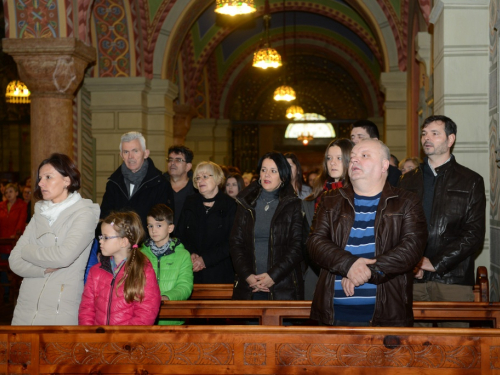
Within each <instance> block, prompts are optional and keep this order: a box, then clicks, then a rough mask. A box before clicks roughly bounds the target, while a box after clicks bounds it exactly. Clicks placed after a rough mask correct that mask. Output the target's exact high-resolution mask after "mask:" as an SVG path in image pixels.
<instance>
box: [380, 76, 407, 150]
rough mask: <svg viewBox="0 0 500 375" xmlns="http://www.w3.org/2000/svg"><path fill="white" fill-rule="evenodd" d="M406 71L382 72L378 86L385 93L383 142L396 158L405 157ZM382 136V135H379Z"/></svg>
mask: <svg viewBox="0 0 500 375" xmlns="http://www.w3.org/2000/svg"><path fill="white" fill-rule="evenodd" d="M406 79H407V77H406V72H390V73H382V75H381V77H380V86H381V88H382V91H383V92H384V93H385V103H384V109H385V127H384V128H385V134H384V135H385V137H384V138H383V139H385V144H386V145H387V146H388V147H389V149H390V150H391V154H394V155H396V156H397V157H398V159H400V160H401V159H403V158H404V157H406V121H407V116H406V113H407V112H406V111H407V108H406V107H407V92H406ZM381 136H382V135H381Z"/></svg>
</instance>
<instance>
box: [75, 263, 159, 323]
mask: <svg viewBox="0 0 500 375" xmlns="http://www.w3.org/2000/svg"><path fill="white" fill-rule="evenodd" d="M123 272H124V267H122V268H121V269H120V271H119V272H118V274H117V275H116V277H113V272H112V270H111V261H110V258H109V257H103V259H102V262H101V263H98V264H96V265H95V266H94V267H92V268H91V269H90V272H89V276H88V279H87V283H86V284H85V289H84V290H83V296H82V302H81V304H80V310H79V313H78V323H79V325H152V324H154V322H155V320H156V317H157V315H158V311H159V310H160V304H161V295H160V288H159V287H158V282H157V281H156V274H155V271H154V270H153V267H152V266H151V263H150V262H149V260H148V261H147V262H146V264H145V266H144V272H145V273H146V286H145V288H144V299H143V300H142V302H139V301H134V302H132V303H127V302H126V301H125V297H124V295H123V283H122V284H121V285H120V286H119V287H118V288H117V287H116V285H117V284H118V282H119V281H120V280H121V278H122V277H123Z"/></svg>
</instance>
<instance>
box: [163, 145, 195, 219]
mask: <svg viewBox="0 0 500 375" xmlns="http://www.w3.org/2000/svg"><path fill="white" fill-rule="evenodd" d="M193 157H194V154H193V151H191V150H190V149H189V148H188V147H186V146H181V145H175V146H171V147H170V148H169V149H168V159H167V162H168V172H167V173H165V174H164V176H165V177H166V179H167V181H168V182H170V188H171V194H169V195H170V196H173V200H174V201H173V202H169V205H170V207H174V225H176V226H177V223H178V222H179V218H180V216H181V212H182V207H183V206H184V202H185V201H186V198H187V197H188V196H190V195H191V194H193V193H195V192H197V190H196V189H195V188H194V186H193V181H192V180H191V178H189V172H190V171H191V169H192V168H193V164H192V162H193Z"/></svg>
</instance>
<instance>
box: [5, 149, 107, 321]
mask: <svg viewBox="0 0 500 375" xmlns="http://www.w3.org/2000/svg"><path fill="white" fill-rule="evenodd" d="M79 188H80V172H79V171H78V169H77V168H76V166H75V164H74V163H73V161H72V160H71V159H70V158H69V157H68V156H66V155H63V154H52V155H51V156H50V157H49V158H48V159H45V160H44V161H43V162H42V163H41V164H40V166H39V167H38V177H37V186H36V190H35V193H34V196H35V198H36V199H39V201H38V202H37V203H36V204H35V214H34V215H33V218H32V219H31V221H30V223H29V224H28V226H27V227H26V230H25V232H24V234H23V235H22V236H21V238H20V239H19V241H18V242H17V244H16V246H15V247H14V249H13V250H12V253H11V255H10V258H9V265H10V268H11V269H12V271H13V272H15V273H16V274H17V275H19V276H21V277H23V278H24V279H23V283H22V285H21V289H20V291H19V297H18V299H17V304H16V308H15V310H14V317H13V319H12V325H77V324H78V307H79V305H80V300H81V297H82V292H83V275H84V273H85V267H86V265H87V261H88V259H89V253H90V248H91V247H92V241H93V239H94V236H95V228H96V225H97V222H98V220H99V212H100V210H99V205H97V204H95V203H92V201H91V200H89V199H83V198H82V197H81V196H80V194H79V193H78V189H79Z"/></svg>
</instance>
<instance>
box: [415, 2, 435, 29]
mask: <svg viewBox="0 0 500 375" xmlns="http://www.w3.org/2000/svg"><path fill="white" fill-rule="evenodd" d="M418 5H419V6H420V11H421V12H422V15H423V16H424V20H425V22H426V23H427V25H429V17H430V15H431V10H432V5H431V0H418Z"/></svg>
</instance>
